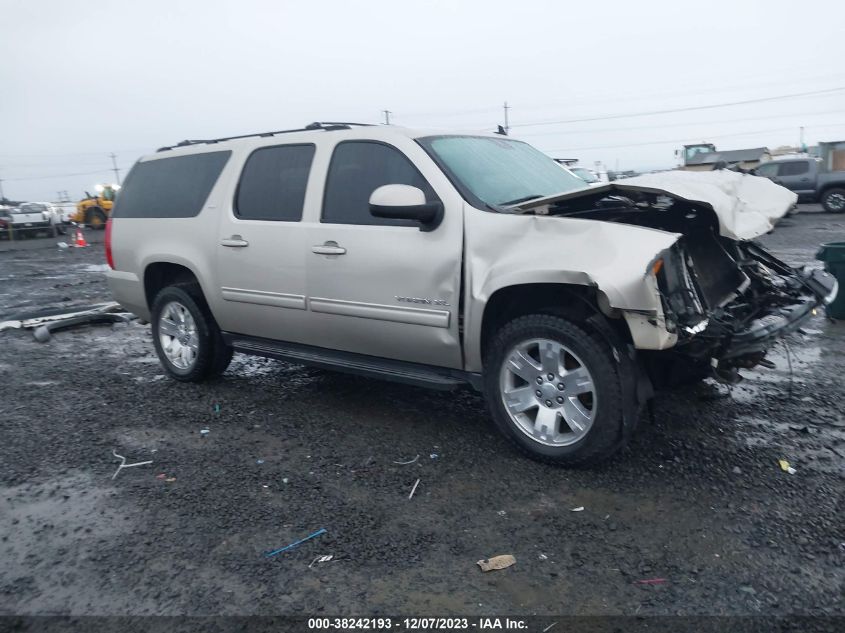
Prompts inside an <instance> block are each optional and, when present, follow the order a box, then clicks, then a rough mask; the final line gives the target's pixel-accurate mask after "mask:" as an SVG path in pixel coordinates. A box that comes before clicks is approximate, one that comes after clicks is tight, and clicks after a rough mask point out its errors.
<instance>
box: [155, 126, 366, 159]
mask: <svg viewBox="0 0 845 633" xmlns="http://www.w3.org/2000/svg"><path fill="white" fill-rule="evenodd" d="M371 125H373V124H372V123H348V122H345V121H315V122H314V123H309V124H308V125H306V126H305V127H302V128H296V129H293V130H277V131H275V132H256V133H254V134H241V135H239V136H224V137H223V138H211V139H191V140H185V141H181V142H179V143H176V145H170V146H167V147H159V148H158V149H157V150H156V151H158V152H166V151H167V150H170V149H174V148H176V147H186V146H188V145H203V144H207V145H210V144H213V143H222V142H223V141H234V140H236V139H240V138H253V137H270V136H276V134H291V133H293V132H312V131H316V130H323V131H324V132H331V131H332V130H349V129H351V128H352V127H353V126H359V127H368V126H371Z"/></svg>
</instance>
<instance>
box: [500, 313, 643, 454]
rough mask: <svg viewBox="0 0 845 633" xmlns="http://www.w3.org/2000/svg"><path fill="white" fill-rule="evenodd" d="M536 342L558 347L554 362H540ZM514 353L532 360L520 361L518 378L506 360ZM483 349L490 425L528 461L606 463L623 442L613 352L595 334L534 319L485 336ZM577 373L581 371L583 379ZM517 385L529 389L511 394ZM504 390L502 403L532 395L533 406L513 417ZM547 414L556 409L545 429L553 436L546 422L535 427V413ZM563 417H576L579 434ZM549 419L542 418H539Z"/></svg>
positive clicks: (550, 320) (620, 396) (544, 318)
mask: <svg viewBox="0 0 845 633" xmlns="http://www.w3.org/2000/svg"><path fill="white" fill-rule="evenodd" d="M537 341H540V343H536V344H537V349H536V352H533V351H532V347H533V345H535V342H537ZM540 345H546V346H547V348H548V349H549V350H553V349H555V347H554V346H555V345H556V346H558V348H557V349H558V352H559V353H556V355H555V354H554V353H553V354H552V355H551V356H549V358H553V359H557V360H556V361H554V362H548V361H547V363H546V364H543V363H542V362H541V360H540V358H542V357H541V356H540V355H539V351H540V348H539V346H540ZM517 350H522V351H523V355H522V357H521V358H522V359H526V358H527V357H531V361H532V363H531V364H530V365H529V364H523V365H522V367H521V368H520V369H519V373H521V374H522V375H523V376H524V378H523V377H521V376H517V371H514V370H513V369H510V368H512V367H514V366H515V365H512V364H510V363H509V360H510V359H511V358H517V357H516V356H515V355H514V354H515V352H516V351H517ZM485 352H486V353H485V355H484V392H485V398H486V400H487V405H488V407H489V409H490V413H491V416H492V418H493V421H494V422H495V424H496V427H497V428H498V429H499V431H501V432H502V434H503V435H504V436H505V437H507V438H508V439H509V440H510V441H511V442H512V443H513V444H514V445H515V446H516V447H517V448H518V449H520V450H521V451H522V452H524V453H526V454H527V455H528V456H529V457H531V458H532V459H535V460H537V461H541V462H546V463H551V464H557V465H564V466H575V465H581V464H588V463H596V462H598V461H601V460H603V459H606V458H608V457H610V456H611V455H612V454H613V453H615V452H616V451H617V450H618V449H619V448H621V447H622V446H623V445H624V442H625V435H624V433H623V427H624V423H623V414H624V411H625V405H626V403H625V402H624V397H623V387H622V381H621V379H620V376H619V374H618V371H617V364H616V362H615V361H614V356H613V351H612V349H611V348H610V347H609V345H608V344H607V343H606V342H605V341H604V340H602V339H601V338H600V337H598V336H597V335H593V334H591V333H589V332H588V331H586V330H584V329H582V328H581V327H579V326H578V325H575V324H574V323H572V322H570V321H568V320H566V319H563V318H560V317H557V316H551V315H543V314H533V315H527V316H522V317H519V318H517V319H514V320H513V321H510V322H509V323H507V324H506V325H504V326H503V327H502V328H501V329H500V330H499V331H498V332H497V333H496V334H495V335H494V336H493V337H492V338H491V340H490V342H489V344H488V345H487V348H486V350H485ZM560 352H562V353H560ZM520 362H521V361H520ZM506 363H507V365H506ZM552 366H554V367H557V368H558V369H556V370H554V371H553V372H552V374H554V376H553V379H552V380H548V376H549V375H551V374H550V373H549V371H548V370H549V369H551V367H552ZM582 370H586V377H585V375H584V371H582ZM526 379H527V380H526ZM541 379H542V384H540V380H541ZM587 379H589V383H588V382H587ZM576 380H577V381H578V382H576ZM567 383H569V384H567ZM587 384H589V385H590V386H591V389H592V390H591V391H590V392H589V394H587V393H582V391H583V390H584V389H586V388H587V387H585V385H587ZM524 387H529V388H530V391H529V392H525V391H522V392H519V391H518V390H519V389H522V388H524ZM538 392H539V393H541V394H542V395H541V396H540V397H539V398H538V397H535V396H536V395H537V393H538ZM505 393H509V394H510V397H509V399H510V400H511V401H512V402H513V403H514V404H516V403H519V402H523V403H524V402H527V401H530V399H531V398H533V399H534V402H532V403H531V404H530V405H528V407H529V408H526V409H525V410H524V411H523V412H522V413H517V414H514V415H512V414H511V413H510V412H509V410H508V407H507V406H506V405H505V397H506V396H505ZM515 394H522V395H519V396H517V395H515ZM549 403H551V404H549ZM544 405H546V406H544ZM520 406H524V404H523V405H520ZM550 411H554V412H555V417H554V418H553V419H554V420H555V422H553V423H552V424H551V427H555V426H556V427H558V429H559V431H560V432H559V433H557V432H552V431H551V430H550V425H548V424H546V425H545V426H544V427H543V429H542V431H538V430H537V420H538V419H539V418H540V414H541V413H542V414H543V415H544V416H549V415H551V414H550ZM573 411H574V412H575V413H574V415H572V413H573ZM534 412H536V415H534ZM585 412H586V416H585V415H584V414H585ZM562 414H565V415H562ZM532 415H534V418H533V420H532ZM565 416H569V418H575V419H576V422H579V423H580V425H581V426H582V427H583V430H582V431H578V430H576V429H574V428H573V427H572V425H570V424H568V423H567V422H566V421H565ZM586 417H589V418H590V420H589V421H587V420H586ZM548 419H549V418H548V417H544V420H548ZM526 427H527V428H526Z"/></svg>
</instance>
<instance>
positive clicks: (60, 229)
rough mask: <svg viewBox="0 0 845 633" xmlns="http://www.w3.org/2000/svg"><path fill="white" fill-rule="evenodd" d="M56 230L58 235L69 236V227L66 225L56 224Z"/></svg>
mask: <svg viewBox="0 0 845 633" xmlns="http://www.w3.org/2000/svg"><path fill="white" fill-rule="evenodd" d="M55 228H56V234H57V235H67V226H66V225H65V224H64V223H61V224H56V225H55Z"/></svg>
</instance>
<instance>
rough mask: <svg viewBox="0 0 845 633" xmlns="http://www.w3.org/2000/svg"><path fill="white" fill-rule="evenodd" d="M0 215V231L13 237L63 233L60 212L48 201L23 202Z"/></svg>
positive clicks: (63, 228)
mask: <svg viewBox="0 0 845 633" xmlns="http://www.w3.org/2000/svg"><path fill="white" fill-rule="evenodd" d="M2 215H3V217H0V232H2V233H3V234H7V235H9V236H10V237H12V238H13V239H15V238H17V237H31V236H33V235H36V234H38V233H45V234H47V235H51V236H55V235H57V234H59V233H62V234H64V233H65V227H64V225H63V224H62V220H61V214H60V213H59V211H58V210H57V209H56V208H55V207H54V206H53V205H51V204H50V203H49V202H25V203H23V204H21V205H20V206H19V207H13V208H11V209H7V210H6V211H5V212H4V213H3V214H2Z"/></svg>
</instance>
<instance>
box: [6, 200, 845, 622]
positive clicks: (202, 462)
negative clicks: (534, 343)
mask: <svg viewBox="0 0 845 633" xmlns="http://www.w3.org/2000/svg"><path fill="white" fill-rule="evenodd" d="M811 210H813V209H811ZM86 237H88V238H89V240H90V239H91V237H92V236H91V235H90V232H89V233H88V234H87V235H86ZM93 237H95V238H97V237H98V235H96V234H95V235H94V236H93ZM843 239H845V216H835V215H828V214H824V213H802V214H799V215H798V216H796V217H794V218H790V219H788V220H786V221H784V223H783V224H782V225H781V226H780V227H779V228H778V229H777V230H776V231H775V232H774V233H773V234H771V235H769V236H766V237H765V238H764V239H763V240H761V241H762V242H763V243H764V244H765V245H766V246H768V247H769V248H771V249H773V250H774V251H775V252H776V253H779V254H780V255H781V256H783V257H784V258H786V259H787V260H789V261H790V262H793V263H799V262H809V263H811V264H813V265H818V263H817V262H814V260H813V255H814V253H815V250H816V248H817V246H818V244H819V243H821V242H825V241H834V240H843ZM55 241H56V240H46V239H45V240H31V241H28V242H27V243H26V244H25V248H23V249H21V248H19V247H18V245H15V244H10V243H8V242H2V243H0V321H2V320H3V319H6V318H9V317H10V316H12V315H15V314H20V313H24V312H28V311H31V310H33V309H36V308H41V307H44V306H51V307H53V306H73V305H87V304H90V303H92V302H97V301H101V300H107V299H108V298H109V297H108V292H107V289H106V286H105V282H104V276H103V274H102V272H101V271H102V265H103V264H104V256H103V252H102V248H101V247H100V246H97V245H95V246H92V247H91V248H88V249H67V250H61V249H59V248H58V247H56V246H55ZM785 350H786V348H785V347H781V348H779V349H777V350H774V352H773V353H772V355H771V359H772V360H773V361H774V362H775V363H776V365H777V368H776V369H774V370H759V371H757V370H754V371H748V372H745V374H746V380H745V381H744V382H743V383H741V384H740V385H739V386H737V387H735V388H733V389H732V390H728V389H727V388H726V387H723V386H720V385H716V384H715V383H711V382H707V383H705V384H702V385H700V386H697V387H695V388H691V389H687V390H683V391H678V392H674V393H668V394H662V395H660V396H659V397H658V398H657V399H656V401H655V403H654V407H653V418H652V417H650V416H649V415H648V414H647V413H645V414H644V415H643V418H642V420H641V424H640V428H639V429H638V432H637V434H636V437H635V438H634V440H633V442H632V443H631V445H630V446H629V448H627V449H626V450H625V451H623V452H622V453H621V454H620V455H619V456H618V457H617V458H615V459H614V460H612V461H611V462H610V463H607V464H606V465H604V466H602V467H600V468H595V469H591V470H562V469H558V468H553V467H549V466H544V465H540V464H536V463H534V462H531V461H529V460H527V459H525V458H523V457H520V456H519V455H517V454H515V453H514V452H513V451H512V450H511V449H510V448H509V446H508V445H507V444H506V442H505V441H504V440H503V439H501V438H500V437H499V436H498V435H497V434H496V432H495V431H494V429H493V428H492V425H491V424H490V423H489V422H488V420H487V416H486V414H485V412H484V408H483V403H482V400H481V398H480V397H479V396H478V395H476V394H475V393H472V392H470V391H461V392H457V393H452V394H449V393H439V392H429V391H425V390H421V389H416V388H412V387H405V386H399V385H395V384H390V383H383V382H378V381H371V380H364V379H359V378H354V377H349V376H345V375H341V374H333V373H330V372H323V371H315V370H309V369H305V368H302V367H299V366H295V365H288V364H285V363H281V362H276V361H270V360H264V359H256V358H249V357H244V356H236V358H235V360H234V362H233V363H232V365H231V367H230V368H229V370H228V371H227V372H226V374H225V375H224V376H223V377H222V378H221V379H219V380H216V381H214V382H210V383H207V384H202V385H183V384H178V383H176V382H173V381H171V380H169V379H167V378H165V377H164V375H163V372H162V371H161V369H160V368H159V365H158V362H157V360H156V358H155V355H154V352H153V347H152V343H151V341H150V333H149V326H145V325H141V324H138V323H137V322H136V323H132V324H128V325H125V324H119V325H114V326H97V327H86V328H81V329H76V330H72V331H66V332H59V333H56V334H55V335H54V336H53V338H52V340H51V341H50V342H48V343H45V344H40V343H37V342H35V341H34V340H33V338H32V335H31V333H29V332H22V331H7V332H5V333H0V384H1V385H2V387H0V398H2V400H0V410H2V415H0V488H2V490H0V560H2V565H0V613H7V614H8V613H14V614H194V615H208V614H282V613H284V614H291V613H294V614H312V613H321V614H334V615H338V614H340V615H350V614H375V613H381V614H385V613H393V614H396V613H401V614H417V615H419V614H428V615H443V614H479V615H482V614H491V613H508V614H523V615H527V614H560V613H564V614H638V615H647V614H684V615H692V614H735V615H736V614H743V615H755V614H815V615H822V614H826V615H840V616H841V615H845V606H843V605H845V602H843V581H845V568H844V567H843V563H844V562H845V524H843V519H842V516H843V515H842V511H843V508H842V495H843V489H845V414H843V401H845V380H843V376H845V354H843V352H845V324H843V323H838V324H834V323H831V322H829V321H827V320H826V319H825V318H824V317H823V316H821V315H819V316H817V317H815V318H814V319H813V321H812V322H811V323H810V325H809V326H808V327H807V328H806V332H805V333H804V334H803V335H801V334H799V335H795V336H794V337H792V338H791V339H790V341H789V350H791V354H790V355H789V359H788V358H787V354H786V351H785ZM789 360H791V365H792V371H790V370H789V363H788V361H789ZM204 430H207V433H203V431H204ZM113 450H114V451H116V452H117V453H118V454H120V455H123V456H125V457H126V458H127V461H128V462H139V461H147V460H152V462H153V463H152V464H149V465H143V466H137V467H132V468H128V469H124V470H122V471H120V472H119V473H118V474H117V476H116V477H114V478H113V474H114V473H115V469H116V467H117V465H118V464H119V461H118V460H117V459H116V458H115V457H114V456H113V455H112V451H113ZM781 459H783V460H787V461H788V462H789V463H790V465H791V466H792V467H793V468H794V469H795V471H796V472H795V473H794V474H788V473H787V472H784V471H783V470H782V469H781V468H780V466H779V465H778V460H781ZM412 460H413V463H410V464H404V465H403V464H400V463H397V462H408V461H412ZM417 480H419V484H418V485H417V488H416V491H415V493H414V496H413V498H411V499H409V494H410V492H411V490H412V488H413V486H414V485H415V482H417ZM581 507H583V510H582V511H575V510H574V509H575V508H581ZM321 528H323V529H325V530H326V531H325V533H323V534H321V535H320V536H317V537H315V538H314V539H312V540H310V541H308V542H306V543H304V544H302V545H300V546H299V547H298V548H296V549H293V550H291V551H289V552H285V553H282V554H279V555H277V556H274V557H271V558H266V557H265V556H264V553H265V552H266V551H268V550H274V549H277V548H280V547H282V546H284V545H287V544H289V543H292V542H294V541H296V540H298V539H301V538H303V537H305V536H307V535H309V534H312V533H314V532H315V531H317V530H319V529H321ZM329 554H331V555H332V556H333V558H332V560H331V561H328V562H316V563H315V562H314V561H315V559H316V558H317V557H318V556H320V555H329ZM497 554H513V555H514V556H515V557H516V560H517V562H516V565H514V566H513V567H511V568H509V569H506V570H503V571H498V572H491V573H488V574H484V573H481V572H480V571H479V569H478V567H477V566H476V561H477V560H479V559H482V558H486V557H489V556H493V555H497ZM312 563H313V564H312ZM642 580H648V581H651V582H649V583H638V581H642Z"/></svg>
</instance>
